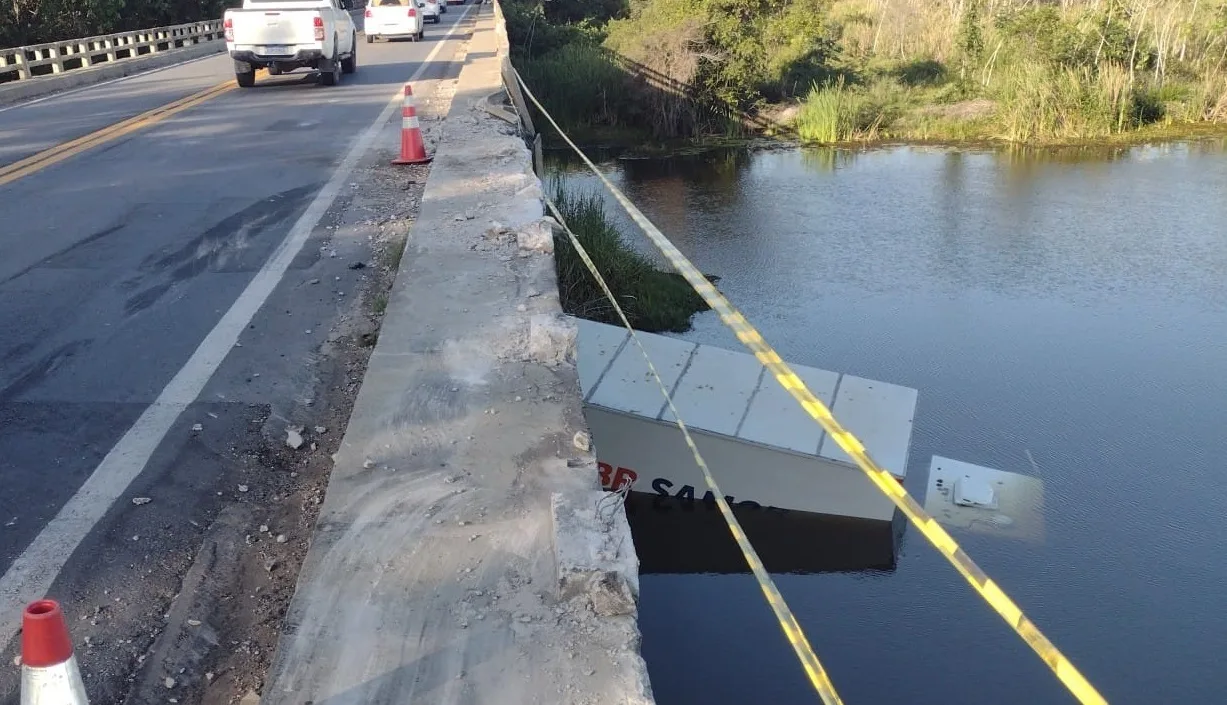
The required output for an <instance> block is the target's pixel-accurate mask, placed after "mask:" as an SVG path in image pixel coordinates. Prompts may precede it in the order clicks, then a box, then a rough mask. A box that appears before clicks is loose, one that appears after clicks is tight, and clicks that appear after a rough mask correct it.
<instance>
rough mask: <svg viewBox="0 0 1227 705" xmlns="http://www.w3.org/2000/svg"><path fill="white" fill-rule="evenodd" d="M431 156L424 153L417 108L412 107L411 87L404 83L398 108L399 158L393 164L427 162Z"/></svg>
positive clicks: (424, 148)
mask: <svg viewBox="0 0 1227 705" xmlns="http://www.w3.org/2000/svg"><path fill="white" fill-rule="evenodd" d="M431 159H433V157H429V156H427V155H426V144H425V143H423V142H422V128H420V127H418V113H417V109H416V108H414V107H413V88H411V87H410V86H409V84H408V83H406V84H405V102H404V103H402V104H401V109H400V159H394V160H392V163H393V164H429V163H430V160H431Z"/></svg>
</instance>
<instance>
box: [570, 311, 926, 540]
mask: <svg viewBox="0 0 1227 705" xmlns="http://www.w3.org/2000/svg"><path fill="white" fill-rule="evenodd" d="M638 337H639V338H640V340H642V342H643V344H644V346H645V347H646V348H647V351H648V354H649V355H650V356H651V358H652V361H653V364H654V365H655V366H656V369H657V371H658V372H659V373H660V375H661V378H662V379H663V381H664V383H665V385H666V387H667V388H668V389H669V392H670V395H671V396H672V397H673V400H674V403H675V404H676V405H677V408H678V413H680V414H681V416H682V419H683V420H684V421H685V422H686V425H687V427H688V428H690V429H691V430H692V431H693V432H694V435H695V437H696V442H697V443H698V444H699V447H700V450H701V451H702V452H703V455H704V458H705V459H706V460H707V463H708V465H709V466H710V467H711V469H712V472H713V475H714V476H715V477H716V479H717V481H718V482H719V484H720V486H721V489H722V490H723V491H724V492H725V494H726V496H736V497H737V498H738V500H739V501H744V502H750V503H754V504H758V505H761V506H770V507H778V508H781V509H795V510H799V511H809V512H815V513H822V514H835V515H843V516H852V517H861V518H867V519H875V520H889V519H891V517H892V516H893V515H894V511H895V509H894V505H893V504H892V503H891V501H890V499H889V498H887V497H886V496H885V495H884V494H882V492H881V491H880V490H878V489H877V488H876V487H875V486H874V485H873V484H872V483H871V482H870V481H869V480H868V478H866V477H865V476H864V475H863V473H861V471H860V470H859V469H858V468H857V467H856V466H855V465H853V464H852V463H851V460H850V459H849V458H848V457H847V456H845V455H844V454H843V452H842V451H841V450H840V449H839V448H838V447H836V446H835V444H834V443H832V442H831V441H830V439H829V438H827V437H826V436H825V435H824V433H823V430H822V427H821V426H819V425H818V423H817V422H816V421H814V420H813V419H812V418H810V416H809V415H808V414H807V413H806V412H805V410H803V409H802V408H801V407H800V405H799V404H798V403H797V401H796V400H794V399H793V398H792V397H791V396H790V395H789V394H788V393H787V392H786V391H785V390H784V389H783V388H782V387H781V386H780V384H779V382H777V381H776V380H775V378H774V377H772V376H771V375H770V374H768V373H767V372H766V370H765V369H764V368H763V366H762V364H761V363H759V362H758V360H757V359H755V358H754V356H753V355H751V354H749V353H745V352H741V351H732V350H725V349H722V348H716V347H712V346H707V345H696V344H694V343H689V342H686V341H682V340H678V339H676V338H668V337H665V336H661V335H653V334H650V333H639V334H638ZM578 345H579V355H578V357H579V367H580V370H579V376H580V380H581V384H582V385H583V388H584V392H585V406H584V413H585V416H586V418H587V420H588V424H589V426H590V428H591V431H592V437H593V441H594V445H595V447H596V451H597V459H598V461H599V462H600V463H601V464H602V465H603V466H606V467H607V470H608V472H607V473H606V474H608V475H610V476H611V477H623V478H630V479H631V480H632V481H633V482H635V484H634V485H633V491H636V492H649V493H651V492H655V493H656V494H661V495H669V496H674V497H681V498H686V497H689V496H691V495H695V496H696V497H697V496H701V495H703V493H704V492H706V491H707V486H706V481H705V479H704V478H703V476H702V473H700V472H699V470H698V468H697V467H696V466H695V463H694V459H693V457H692V456H691V455H690V452H689V450H687V449H686V448H685V446H684V444H681V443H679V442H678V441H680V432H679V431H678V430H677V428H676V426H675V424H674V418H673V414H672V412H671V411H670V410H669V409H668V407H667V406H666V405H665V403H664V399H663V397H662V395H661V393H660V388H659V386H658V385H657V383H656V381H655V379H653V377H652V375H651V373H650V372H649V370H648V366H647V363H646V362H645V361H644V359H643V355H642V354H641V353H640V351H639V348H638V346H636V345H635V344H634V341H633V340H629V339H627V335H626V334H625V332H624V331H622V329H620V328H615V327H613V326H605V325H603V324H599V323H590V322H582V323H581V325H580V329H579V341H578ZM792 368H793V371H794V372H796V373H797V375H798V376H799V377H800V378H801V379H802V380H803V381H804V382H805V383H806V386H807V387H808V388H809V389H810V391H811V392H813V393H814V395H815V396H817V397H818V398H819V399H821V400H822V401H823V402H824V403H826V404H828V405H829V406H832V408H833V410H834V412H835V416H836V418H837V419H839V420H840V422H841V423H842V424H844V425H845V427H847V428H848V429H849V430H851V431H852V432H853V433H854V434H855V435H856V436H857V437H858V438H859V439H860V440H861V441H862V442H863V443H864V444H865V446H866V447H867V448H868V449H869V452H870V454H871V455H873V457H874V458H875V459H876V460H877V461H878V462H879V463H881V464H882V466H883V467H885V468H886V469H887V470H889V471H890V472H891V473H893V474H894V475H895V476H896V477H898V478H899V479H900V480H902V478H903V477H904V476H905V474H906V472H907V458H908V450H909V446H910V444H911V438H912V417H913V415H914V413H915V408H916V390H914V389H909V388H907V387H900V386H898V385H894V384H888V383H886V382H877V381H874V380H868V379H864V378H861V377H854V376H852V375H840V374H838V373H835V372H830V371H827V370H820V369H816V368H812V367H805V366H803V365H793V366H792Z"/></svg>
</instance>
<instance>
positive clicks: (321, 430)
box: [315, 426, 328, 435]
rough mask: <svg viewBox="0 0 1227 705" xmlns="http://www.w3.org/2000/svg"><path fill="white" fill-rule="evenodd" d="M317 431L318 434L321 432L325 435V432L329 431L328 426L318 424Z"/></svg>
mask: <svg viewBox="0 0 1227 705" xmlns="http://www.w3.org/2000/svg"><path fill="white" fill-rule="evenodd" d="M315 432H316V433H318V434H320V435H323V434H325V433H328V429H327V428H326V427H324V426H316V427H315Z"/></svg>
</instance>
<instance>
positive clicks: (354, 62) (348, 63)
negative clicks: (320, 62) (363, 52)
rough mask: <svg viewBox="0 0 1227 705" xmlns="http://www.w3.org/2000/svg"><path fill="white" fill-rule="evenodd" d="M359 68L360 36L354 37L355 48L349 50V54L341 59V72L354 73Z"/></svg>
mask: <svg viewBox="0 0 1227 705" xmlns="http://www.w3.org/2000/svg"><path fill="white" fill-rule="evenodd" d="M357 70H358V37H357V36H355V37H354V43H353V48H352V49H350V50H349V56H348V57H346V58H344V59H341V72H342V73H353V72H355V71H357Z"/></svg>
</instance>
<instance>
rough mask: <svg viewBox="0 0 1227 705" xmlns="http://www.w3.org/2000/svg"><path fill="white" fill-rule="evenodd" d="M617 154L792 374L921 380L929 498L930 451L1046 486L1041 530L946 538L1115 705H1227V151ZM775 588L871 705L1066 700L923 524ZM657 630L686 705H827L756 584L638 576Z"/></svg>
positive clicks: (913, 383) (641, 193)
mask: <svg viewBox="0 0 1227 705" xmlns="http://www.w3.org/2000/svg"><path fill="white" fill-rule="evenodd" d="M604 168H605V169H606V172H607V173H608V174H610V175H611V176H612V177H613V178H614V179H615V180H616V182H617V183H618V184H619V185H620V186H621V187H623V188H624V189H625V190H626V191H627V193H628V194H629V195H630V196H631V198H632V199H633V200H634V201H635V202H636V203H637V204H639V206H640V207H641V208H642V209H643V210H644V211H645V213H647V214H648V215H649V216H650V217H651V218H652V219H653V220H654V221H655V222H656V224H657V225H658V226H659V227H660V228H661V229H662V230H663V231H664V232H665V233H666V234H668V235H669V236H670V237H671V238H672V239H673V241H674V242H675V243H676V244H677V245H678V247H680V248H681V249H682V251H683V252H685V253H686V254H687V255H688V256H689V257H690V258H692V259H693V260H694V261H695V262H696V264H698V265H699V266H700V268H702V269H703V271H705V272H710V273H712V274H717V275H720V276H721V277H722V281H721V289H722V290H723V291H724V292H725V293H726V295H728V296H729V298H730V299H731V300H732V301H733V302H734V303H735V304H736V305H738V306H739V307H740V308H741V310H742V311H743V312H744V313H745V314H746V315H747V316H748V317H749V319H750V320H751V321H752V322H754V323H755V324H756V325H757V326H758V327H759V329H760V330H761V331H762V332H763V334H764V335H765V337H766V338H767V340H768V341H769V342H771V343H772V344H773V345H775V346H776V348H777V349H778V350H779V352H780V353H781V354H782V355H783V356H784V357H785V358H786V359H787V360H789V361H792V362H796V363H800V364H805V365H812V366H816V367H821V368H826V369H831V370H837V371H842V372H848V373H852V374H856V375H861V376H865V377H870V378H875V379H881V380H884V381H888V382H893V383H897V384H903V385H907V386H910V387H914V388H916V389H918V390H919V392H920V400H919V407H918V410H917V417H916V425H915V433H914V436H913V442H912V454H911V464H910V466H909V478H908V481H907V485H908V488H909V489H910V490H911V491H912V492H913V493H915V494H918V495H919V494H921V493H923V491H924V486H925V479H926V476H927V473H928V466H929V461H930V458H931V456H932V455H934V454H940V455H944V456H949V457H954V458H958V459H960V460H966V461H968V462H972V463H977V464H980V465H986V466H989V467H994V468H1000V469H1003V470H1008V471H1011V472H1017V473H1023V474H1027V475H1036V474H1038V475H1039V476H1040V477H1041V478H1042V480H1043V483H1044V493H1045V495H1044V501H1045V505H1044V520H1045V523H1046V535H1045V537H1044V539H1043V540H1042V541H1038V542H1023V541H1017V540H1007V539H1001V538H992V537H985V536H983V535H976V534H969V533H966V532H962V531H958V530H952V533H954V535H955V537H956V538H958V539H959V540H960V542H961V543H962V544H963V546H964V547H965V548H966V549H967V551H968V552H969V553H970V554H971V555H972V557H973V558H974V559H975V560H976V561H977V562H979V564H980V565H981V566H982V567H983V568H984V569H985V570H986V571H987V572H988V573H989V575H990V576H992V577H993V578H995V579H996V580H997V581H998V582H999V583H1001V584H1002V585H1003V587H1004V588H1005V589H1006V591H1007V592H1008V593H1009V594H1010V595H1011V596H1012V597H1014V599H1015V600H1016V601H1017V602H1018V603H1019V604H1020V605H1021V606H1022V607H1023V609H1024V610H1026V611H1027V612H1028V614H1029V615H1030V616H1031V617H1032V619H1034V620H1035V621H1036V623H1037V624H1038V625H1039V626H1040V628H1041V629H1043V630H1044V631H1045V633H1046V634H1047V635H1048V636H1049V637H1050V638H1051V639H1052V640H1053V641H1054V642H1056V644H1057V645H1058V646H1059V647H1060V648H1061V649H1062V650H1063V651H1064V652H1065V653H1066V654H1067V655H1068V656H1069V657H1070V658H1071V659H1073V661H1074V662H1075V663H1076V664H1077V665H1078V666H1079V667H1080V668H1082V670H1083V672H1084V673H1085V674H1086V675H1087V676H1088V677H1089V678H1090V679H1091V680H1092V682H1094V683H1095V684H1096V685H1098V686H1099V687H1100V689H1101V691H1103V693H1104V694H1105V695H1106V696H1107V697H1108V699H1109V700H1110V701H1111V702H1113V703H1222V702H1227V665H1224V659H1225V658H1227V542H1225V540H1224V539H1225V537H1227V530H1225V528H1224V525H1223V522H1224V518H1225V517H1227V473H1225V472H1224V464H1225V462H1227V413H1224V412H1225V410H1227V151H1225V150H1224V148H1223V146H1222V144H1221V143H1198V144H1193V145H1171V146H1162V147H1139V148H1132V149H1124V150H1116V151H1113V152H1110V153H1085V152H1074V153H1071V152H1044V153H1033V154H1025V155H1019V154H1009V153H999V152H966V151H954V150H947V149H932V148H911V147H908V148H895V149H885V150H877V151H868V152H846V151H845V152H838V151H830V150H824V151H804V150H788V151H775V152H757V153H748V152H745V151H722V152H709V153H705V154H702V155H697V156H690V157H681V158H677V157H675V158H672V159H667V160H665V159H653V160H615V159H609V160H607V161H606V162H605V163H604ZM568 183H569V184H570V185H571V186H572V187H581V188H596V183H595V180H594V179H592V178H591V177H584V176H583V175H582V174H579V173H572V174H571V175H570V176H569V177H568ZM629 230H630V228H629V227H628V231H629ZM685 337H687V338H690V339H693V340H696V341H700V342H704V343H710V344H715V345H720V346H723V347H727V348H730V349H738V348H739V344H738V343H737V341H736V339H735V338H734V337H733V336H732V334H731V333H729V332H728V331H727V330H726V329H725V328H724V327H723V325H722V324H721V323H720V322H719V320H718V319H716V318H715V316H714V315H713V314H710V313H706V314H702V315H701V316H699V317H698V318H697V319H696V326H695V330H694V331H693V332H691V333H689V334H687V335H686V336H685ZM1028 452H1029V453H1030V455H1031V456H1032V457H1033V458H1034V461H1035V465H1034V466H1032V464H1031V463H1030V462H1029V460H1028V458H1027V455H1028ZM636 531H637V535H636V543H637V544H642V543H644V542H648V541H652V540H653V539H652V535H651V532H650V531H644V530H642V528H639V527H637V529H636ZM795 534H796V535H795V536H792V537H791V540H792V541H795V542H796V545H797V546H799V547H800V546H804V545H807V544H808V543H810V542H812V541H821V540H822V539H823V535H822V534H814V533H812V532H810V531H805V530H798V531H796V532H795ZM780 540H783V541H788V540H790V539H789V538H783V539H780ZM670 550H677V551H685V550H687V549H686V547H685V545H682V546H681V547H680V548H678V547H671V548H670ZM694 550H696V551H697V550H700V549H699V547H695V548H694ZM869 564H873V561H868V563H867V565H869ZM777 582H778V584H779V586H780V588H781V590H782V591H783V592H784V595H785V597H786V598H787V599H788V601H789V603H790V605H791V606H792V607H793V609H794V610H795V611H796V613H797V616H798V619H799V620H800V621H801V622H802V625H803V626H804V628H805V629H806V631H807V633H808V635H809V638H810V640H811V642H812V643H813V645H814V647H815V648H816V649H817V651H818V653H819V655H820V656H821V658H822V659H823V661H824V663H825V664H826V666H827V667H828V668H829V669H830V671H831V675H832V677H833V679H834V682H835V684H836V686H837V687H838V688H839V690H840V694H841V695H842V696H843V697H844V700H845V702H847V703H849V704H850V705H851V704H860V705H885V704H887V703H901V704H902V703H906V704H915V705H921V704H924V703H934V704H937V703H940V704H941V705H962V704H968V705H972V704H975V705H981V704H991V705H1013V704H1018V705H1024V704H1026V705H1030V704H1034V703H1063V702H1072V699H1071V698H1069V696H1067V695H1065V693H1064V690H1063V689H1062V687H1061V686H1060V685H1059V684H1058V683H1057V681H1056V680H1055V679H1054V678H1053V677H1052V676H1051V675H1050V674H1049V672H1048V671H1047V669H1046V668H1045V667H1044V666H1043V665H1042V664H1041V663H1040V662H1039V660H1038V659H1037V658H1036V656H1035V655H1034V654H1033V653H1032V652H1031V651H1030V650H1029V649H1028V648H1027V647H1026V646H1025V645H1024V644H1023V643H1022V642H1021V641H1020V640H1019V639H1018V638H1017V637H1015V636H1014V635H1013V633H1012V632H1010V631H1009V629H1008V628H1007V627H1006V626H1005V625H1004V624H1003V623H1002V622H1001V621H1000V619H999V618H998V617H997V616H996V614H995V613H993V612H991V611H990V609H989V608H988V607H987V606H986V605H984V604H983V603H981V602H980V600H979V598H978V597H976V596H975V594H974V593H973V592H972V591H971V590H970V589H969V588H968V587H967V586H966V584H965V583H963V581H962V579H961V578H960V577H959V576H958V575H957V574H956V573H955V572H954V570H953V569H952V568H950V567H949V565H948V564H946V563H945V561H944V560H942V559H941V558H940V557H939V556H938V555H937V553H936V552H935V551H934V550H933V549H932V548H930V547H929V546H928V544H927V543H926V542H925V540H924V539H923V538H922V537H921V536H920V535H919V534H918V533H917V532H915V531H914V530H912V529H909V530H908V531H907V532H906V533H905V535H904V539H903V543H902V546H901V549H900V552H899V557H898V562H897V564H896V565H895V566H894V568H893V569H888V570H881V569H873V570H867V571H845V572H830V573H822V574H815V575H796V574H782V575H778V576H777ZM641 620H642V623H641V626H642V629H643V633H644V653H645V656H646V658H647V662H648V666H649V670H650V672H651V677H652V683H653V687H654V689H655V691H656V695H657V697H658V699H659V702H660V703H661V704H662V705H689V704H691V703H695V704H698V703H704V704H710V703H771V704H773V705H776V704H778V705H785V704H791V703H814V702H817V697H816V695H815V694H814V693H813V691H812V690H811V689H810V688H809V686H808V684H807V681H806V680H805V677H804V675H803V673H802V672H801V669H800V667H799V666H798V664H797V661H796V659H795V657H794V656H793V654H792V652H791V650H790V649H789V647H788V645H787V643H786V642H785V641H784V639H783V637H782V636H781V634H780V631H779V628H778V627H777V626H776V624H775V622H774V620H773V618H772V616H771V613H770V610H769V608H768V607H767V606H766V603H765V602H764V600H763V597H762V595H761V593H760V592H759V590H758V587H757V586H756V584H755V583H754V581H753V579H752V578H751V577H750V576H748V575H707V574H698V575H696V574H691V575H651V574H648V575H644V576H643V579H642V605H641Z"/></svg>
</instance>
